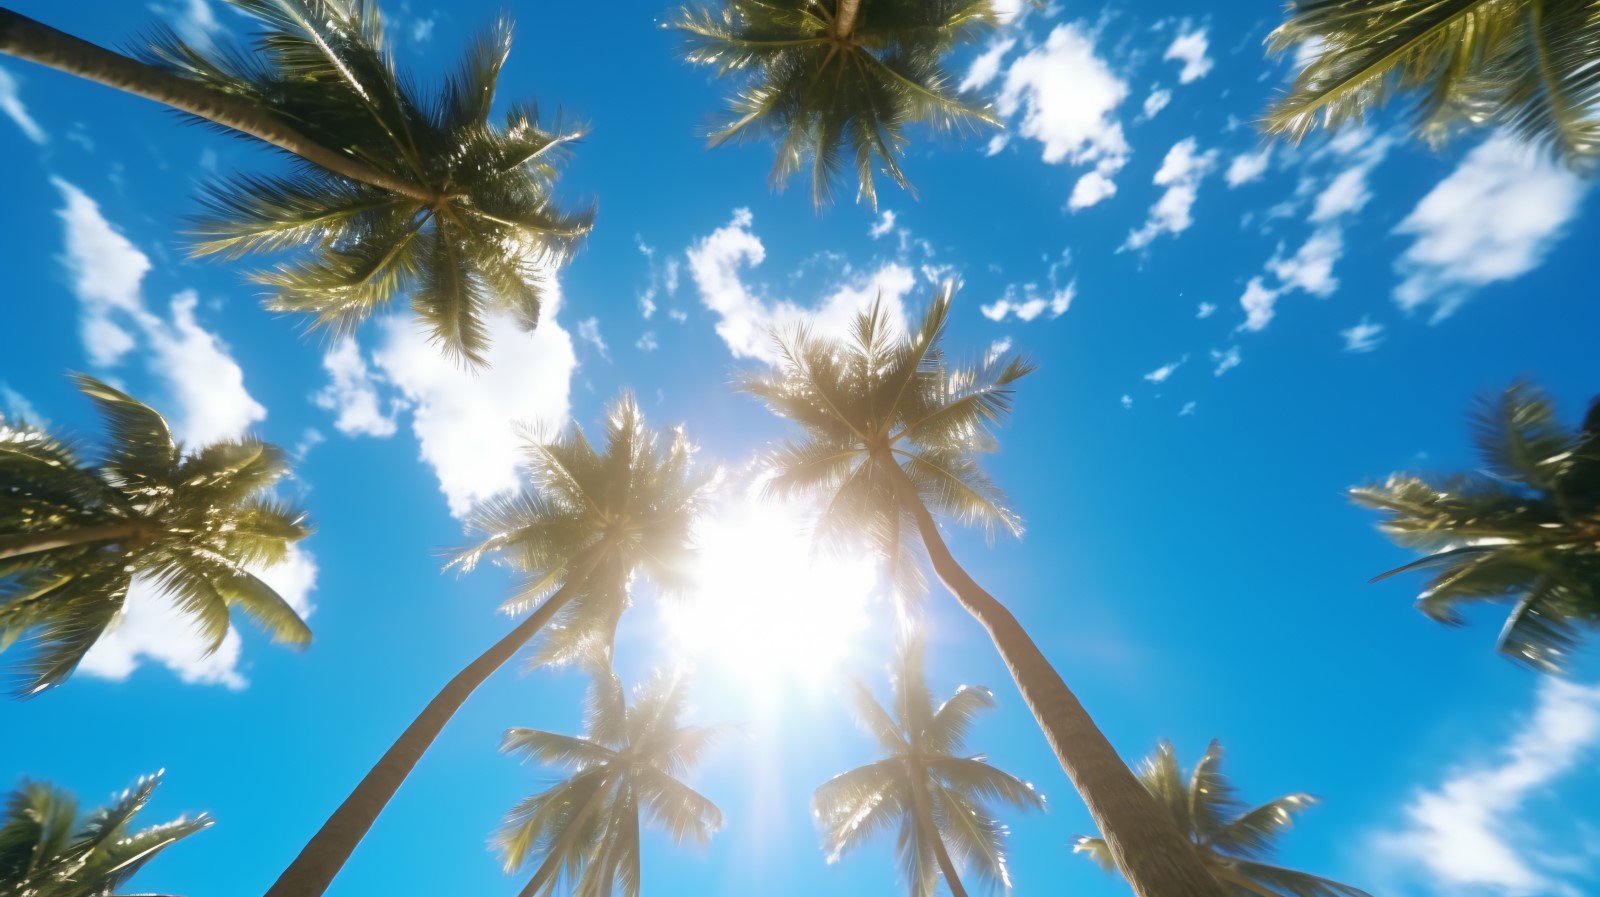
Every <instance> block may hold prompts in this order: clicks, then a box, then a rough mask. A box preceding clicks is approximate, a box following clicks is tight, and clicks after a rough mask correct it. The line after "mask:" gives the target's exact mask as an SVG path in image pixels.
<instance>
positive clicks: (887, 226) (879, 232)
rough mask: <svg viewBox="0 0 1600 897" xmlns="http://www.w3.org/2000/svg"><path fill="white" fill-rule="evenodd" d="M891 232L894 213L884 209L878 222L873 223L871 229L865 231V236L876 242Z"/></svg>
mask: <svg viewBox="0 0 1600 897" xmlns="http://www.w3.org/2000/svg"><path fill="white" fill-rule="evenodd" d="M892 230H894V212H893V211H891V210H889V209H884V210H883V212H882V214H880V215H879V216H878V220H877V221H874V222H873V223H872V227H871V228H869V229H868V230H867V235H868V236H870V237H871V238H872V239H874V240H876V239H878V238H879V237H882V236H884V235H885V234H888V233H889V232H890V231H892Z"/></svg>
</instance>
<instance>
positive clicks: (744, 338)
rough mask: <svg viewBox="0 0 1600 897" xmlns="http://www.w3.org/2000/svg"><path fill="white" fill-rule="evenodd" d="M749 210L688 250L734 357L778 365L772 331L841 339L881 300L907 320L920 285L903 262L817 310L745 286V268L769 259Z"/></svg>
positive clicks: (846, 288) (858, 281)
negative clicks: (910, 298)
mask: <svg viewBox="0 0 1600 897" xmlns="http://www.w3.org/2000/svg"><path fill="white" fill-rule="evenodd" d="M752 223H753V218H752V217H751V215H750V210H748V209H738V210H736V211H735V212H734V213H733V220H732V221H731V222H730V223H728V224H727V225H725V226H723V227H720V228H717V229H716V230H715V231H713V232H712V233H711V234H710V235H709V236H706V237H704V238H702V239H700V240H699V241H697V242H696V243H695V244H694V245H693V246H692V247H690V248H689V251H688V258H689V276H690V277H691V278H692V279H693V280H694V283H695V286H696V287H697V288H698V289H699V291H700V301H701V302H702V303H704V304H705V306H706V308H708V309H710V310H711V311H712V312H715V313H716V314H717V316H718V319H719V320H718V322H717V335H718V336H720V337H722V341H723V342H725V343H727V345H728V350H729V351H731V352H732V353H733V355H734V357H735V358H758V359H761V360H763V361H766V362H769V363H776V362H777V361H778V354H777V351H776V349H775V348H774V347H773V345H772V339H771V335H770V334H771V331H772V330H773V328H779V329H782V328H784V327H787V326H791V325H793V324H798V323H801V322H809V323H810V324H811V325H813V326H814V327H815V328H816V329H817V331H818V332H820V333H824V334H836V335H842V334H844V333H846V332H847V331H848V329H849V326H850V322H851V320H852V319H853V318H854V316H855V314H856V312H857V311H859V310H860V309H862V308H865V307H867V306H869V305H871V303H872V302H873V301H874V300H876V299H879V298H880V297H881V299H882V301H883V303H884V306H885V308H886V309H887V310H888V312H889V317H890V319H891V320H892V321H894V322H895V323H896V324H897V325H899V326H903V325H904V321H905V299H906V296H907V295H908V294H909V293H910V292H911V289H912V287H914V286H915V285H916V282H917V278H916V274H915V273H914V272H913V271H912V270H911V268H909V267H907V266H906V265H903V264H901V263H899V262H890V263H888V264H885V265H883V266H882V267H880V268H879V269H878V270H877V271H875V272H872V273H871V274H870V275H857V276H855V277H854V278H853V279H852V280H851V281H850V282H849V283H847V284H845V285H843V286H840V287H838V288H837V289H836V290H835V291H834V292H833V293H832V294H830V295H829V296H827V297H826V298H824V299H823V300H822V301H821V302H820V303H818V304H817V305H816V306H814V307H809V308H808V307H803V306H800V305H797V304H795V303H794V302H791V301H789V300H787V299H768V298H765V297H764V296H762V295H759V294H757V293H756V292H755V291H753V290H752V289H751V288H750V287H749V286H747V285H746V284H745V282H744V279H743V277H742V276H741V275H742V272H743V269H744V268H746V267H752V268H753V267H755V266H757V265H759V264H761V262H762V261H763V260H764V259H765V258H766V248H765V247H764V246H762V244H761V239H760V238H759V237H757V236H756V235H755V233H754V231H752V230H751V225H752Z"/></svg>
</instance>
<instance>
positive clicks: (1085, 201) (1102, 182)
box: [1067, 164, 1121, 212]
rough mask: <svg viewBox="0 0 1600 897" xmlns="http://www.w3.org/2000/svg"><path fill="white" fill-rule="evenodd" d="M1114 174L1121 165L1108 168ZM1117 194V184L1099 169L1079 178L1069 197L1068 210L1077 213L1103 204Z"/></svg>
mask: <svg viewBox="0 0 1600 897" xmlns="http://www.w3.org/2000/svg"><path fill="white" fill-rule="evenodd" d="M1107 167H1108V168H1110V169H1111V171H1112V172H1113V173H1114V172H1115V171H1116V169H1117V168H1119V167H1121V166H1120V164H1118V165H1116V166H1107ZM1116 194H1117V182H1116V181H1113V180H1112V179H1111V175H1110V174H1106V173H1104V172H1102V171H1101V170H1100V169H1099V168H1096V169H1095V170H1094V171H1091V172H1089V173H1088V174H1085V175H1083V176H1082V177H1080V178H1078V182H1077V183H1075V184H1073V185H1072V194H1071V195H1070V196H1068V197H1067V208H1069V209H1071V210H1072V211H1074V212H1076V211H1078V210H1079V209H1087V208H1088V207H1090V206H1092V205H1097V204H1099V203H1102V202H1104V201H1106V200H1108V199H1110V198H1111V197H1113V196H1115V195H1116Z"/></svg>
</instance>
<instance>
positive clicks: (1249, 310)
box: [1239, 277, 1278, 331]
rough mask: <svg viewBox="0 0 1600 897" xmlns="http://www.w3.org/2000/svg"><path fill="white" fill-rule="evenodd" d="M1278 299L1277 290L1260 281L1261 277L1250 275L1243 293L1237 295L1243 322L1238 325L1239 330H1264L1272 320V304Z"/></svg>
mask: <svg viewBox="0 0 1600 897" xmlns="http://www.w3.org/2000/svg"><path fill="white" fill-rule="evenodd" d="M1277 301H1278V291H1277V290H1274V289H1270V288H1269V287H1267V286H1266V284H1263V283H1262V282H1261V278H1259V277H1252V278H1250V282H1249V283H1248V284H1246V285H1245V288H1244V295H1242V296H1240V297H1239V307H1240V308H1242V309H1244V315H1245V317H1244V323H1243V324H1240V325H1239V329H1240V330H1250V331H1260V330H1264V329H1265V328H1266V326H1267V324H1268V323H1270V322H1271V321H1272V315H1273V306H1274V305H1275V304H1276V303H1277Z"/></svg>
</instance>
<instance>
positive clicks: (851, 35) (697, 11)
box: [670, 0, 999, 206]
mask: <svg viewBox="0 0 1600 897" xmlns="http://www.w3.org/2000/svg"><path fill="white" fill-rule="evenodd" d="M670 24H671V27H674V28H677V29H679V30H681V31H683V32H685V33H687V34H688V46H687V48H686V50H685V58H687V59H688V60H689V61H690V62H692V63H697V64H703V65H711V66H715V67H716V69H717V74H718V75H719V76H720V75H729V74H737V75H738V76H740V83H739V86H738V87H737V88H736V89H735V92H734V95H733V97H732V99H731V100H730V102H729V107H730V113H731V118H730V120H729V121H728V123H727V124H725V125H723V126H722V127H720V128H718V129H717V130H715V131H713V132H712V134H711V142H712V145H713V146H715V145H719V144H721V143H723V142H725V141H727V140H729V139H733V138H746V137H750V136H755V135H758V134H759V135H761V136H764V137H771V138H772V139H774V140H776V141H777V149H778V158H777V162H776V163H775V164H774V165H773V168H772V181H773V183H774V185H782V184H783V182H785V181H787V180H788V179H789V178H790V177H791V176H793V175H794V174H795V173H796V172H798V171H799V170H800V169H801V167H802V166H804V165H805V163H806V160H807V158H808V157H809V159H810V163H811V196H812V200H813V202H815V203H816V204H817V205H818V206H821V205H823V204H825V203H827V202H828V201H829V200H830V199H831V197H832V193H833V188H834V184H835V182H837V181H838V180H841V179H842V177H843V174H842V172H843V170H844V168H845V166H846V164H847V161H846V159H847V157H849V161H850V162H853V164H854V168H855V178H856V180H857V181H858V182H859V184H860V197H861V198H863V199H865V200H866V201H867V202H868V203H869V204H872V205H874V206H876V204H877V190H876V188H875V187H874V185H873V169H874V168H876V167H879V166H881V167H882V170H883V171H884V172H885V173H886V174H888V175H889V177H890V178H892V179H893V180H894V181H895V183H897V184H899V185H900V186H901V187H902V188H905V189H910V187H911V184H910V182H909V181H908V180H907V179H906V176H905V173H904V172H902V171H901V169H900V156H901V154H902V153H903V152H904V150H905V146H906V143H907V139H906V136H905V129H906V127H907V126H908V125H910V124H913V123H925V124H928V125H931V126H933V127H934V128H935V129H936V130H939V131H957V130H963V129H968V128H973V127H975V126H977V125H979V124H989V125H998V124H999V121H998V120H997V119H996V118H995V117H994V116H993V115H992V114H991V113H990V112H989V109H988V107H987V105H982V104H979V103H977V102H976V101H973V100H971V99H970V98H966V97H963V96H961V95H960V94H959V93H958V91H957V90H956V89H955V86H954V84H953V83H952V80H951V78H950V76H949V74H947V73H946V72H945V70H944V67H943V64H942V59H943V57H944V55H945V53H947V52H948V51H949V50H950V49H951V48H952V47H954V46H955V45H957V44H960V43H964V42H967V41H970V40H972V39H973V38H974V37H975V36H976V35H977V34H979V33H980V32H982V31H983V30H984V29H986V28H989V27H992V26H993V25H994V11H993V9H992V8H991V6H990V0H726V2H725V3H724V4H723V6H722V9H721V10H719V11H712V10H710V9H705V8H690V7H685V8H684V9H682V10H680V11H679V14H678V17H677V18H676V19H675V20H674V21H673V22H671V23H670Z"/></svg>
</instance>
